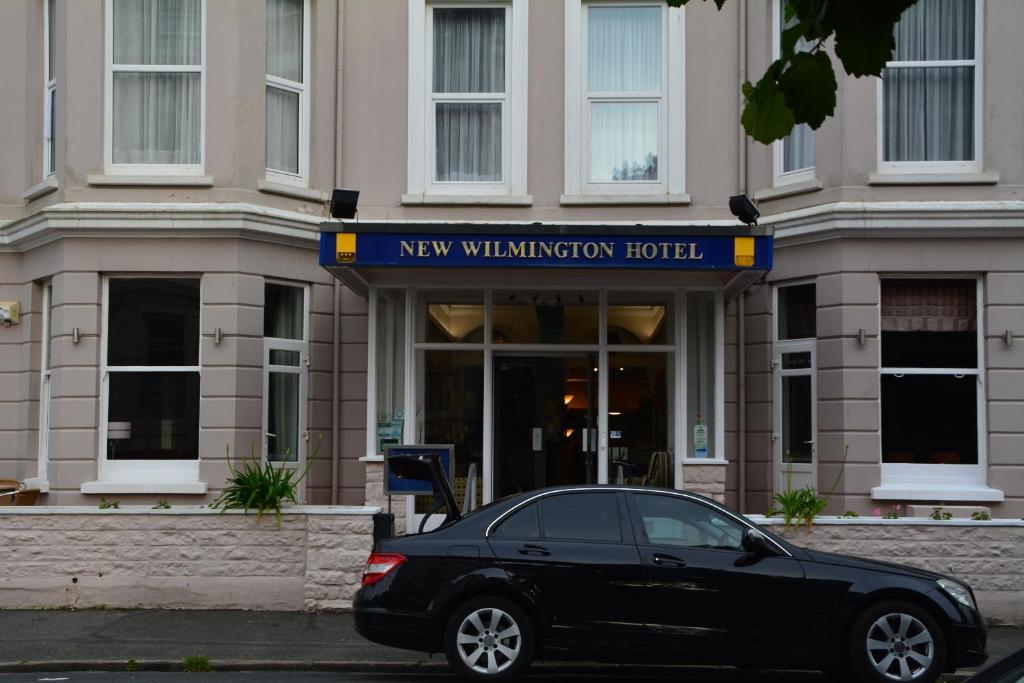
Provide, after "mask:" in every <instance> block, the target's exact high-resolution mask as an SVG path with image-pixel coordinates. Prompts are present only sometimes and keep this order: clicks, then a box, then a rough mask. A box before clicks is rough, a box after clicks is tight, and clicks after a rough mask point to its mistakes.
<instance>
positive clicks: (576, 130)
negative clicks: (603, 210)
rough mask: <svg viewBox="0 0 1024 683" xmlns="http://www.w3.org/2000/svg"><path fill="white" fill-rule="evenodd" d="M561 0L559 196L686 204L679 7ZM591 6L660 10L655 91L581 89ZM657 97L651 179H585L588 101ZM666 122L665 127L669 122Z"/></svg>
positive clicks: (682, 24)
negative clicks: (654, 170)
mask: <svg viewBox="0 0 1024 683" xmlns="http://www.w3.org/2000/svg"><path fill="white" fill-rule="evenodd" d="M564 1H565V195H564V196H563V197H562V201H563V203H573V200H574V198H576V197H580V196H583V197H589V198H594V199H599V198H602V197H603V198H605V199H608V200H612V201H614V200H618V201H628V202H633V201H637V202H640V203H642V202H643V201H644V199H647V200H648V201H650V200H662V201H668V202H673V201H674V202H679V203H687V202H689V197H688V196H687V195H686V194H685V193H686V118H685V117H686V90H685V86H686V64H685V56H686V53H685V35H686V26H685V13H684V10H683V8H682V7H667V6H666V5H665V4H664V3H658V2H633V1H631V0H615V1H613V0H593V1H591V2H585V3H584V2H580V0H564ZM594 6H610V7H644V6H654V7H660V8H661V9H662V46H661V47H662V67H661V82H662V86H661V91H660V92H658V93H623V94H614V93H590V92H589V91H588V89H587V83H588V78H587V61H588V60H587V18H586V15H587V12H586V10H587V8H588V7H594ZM632 100H636V101H657V102H658V103H659V104H660V107H659V126H658V174H659V180H658V181H657V182H654V183H651V182H645V181H620V182H614V183H601V182H590V180H589V178H590V149H589V147H590V144H589V140H590V105H591V103H592V102H593V101H612V102H618V101H632ZM670 121H671V122H672V123H671V125H669V122H670Z"/></svg>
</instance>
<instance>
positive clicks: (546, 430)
mask: <svg viewBox="0 0 1024 683" xmlns="http://www.w3.org/2000/svg"><path fill="white" fill-rule="evenodd" d="M597 397H598V362H597V356H596V355H594V354H580V355H568V356H566V355H560V356H545V355H529V356H525V355H520V356H504V355H497V356H495V359H494V482H493V487H494V488H493V492H494V498H500V497H502V496H507V495H511V494H513V493H519V492H521V491H530V490H532V489H538V488H542V487H545V486H560V485H566V484H593V483H596V482H597V481H598V463H597V454H598V450H597V441H598V440H597V426H598V424H597V414H598V411H597V408H598V403H597Z"/></svg>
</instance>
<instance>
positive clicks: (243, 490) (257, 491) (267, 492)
mask: <svg viewBox="0 0 1024 683" xmlns="http://www.w3.org/2000/svg"><path fill="white" fill-rule="evenodd" d="M322 441H323V435H322V434H321V435H320V437H319V438H318V439H317V443H316V447H315V448H314V449H313V455H311V456H310V458H309V460H308V462H307V463H306V467H305V468H304V469H303V470H302V472H301V473H300V472H299V471H298V470H293V469H288V468H287V467H286V463H283V462H282V463H281V464H280V465H279V466H278V467H274V463H272V462H260V459H258V458H257V456H256V442H255V441H253V443H252V445H251V446H250V449H249V458H247V459H243V460H242V461H241V463H239V467H237V468H236V467H235V466H234V465H233V464H232V463H231V448H230V446H228V447H226V449H225V450H226V454H227V462H228V480H227V484H226V485H225V486H224V490H222V491H221V492H220V495H218V496H217V498H216V499H215V500H214V501H213V503H212V504H211V505H210V507H211V508H215V509H219V510H220V511H221V512H224V511H226V510H244V511H245V512H246V513H248V512H249V510H256V520H257V521H259V520H260V519H262V517H263V515H264V514H265V513H267V512H269V511H271V510H273V511H274V519H275V520H276V522H277V526H281V505H282V504H283V503H298V502H299V501H298V498H297V497H296V496H297V494H298V489H299V484H300V483H302V481H303V480H305V478H306V477H307V476H308V475H309V471H310V469H311V468H312V467H313V462H314V461H315V460H316V456H317V453H319V451H320V444H321V442H322Z"/></svg>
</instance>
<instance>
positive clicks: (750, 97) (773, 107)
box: [740, 75, 795, 145]
mask: <svg viewBox="0 0 1024 683" xmlns="http://www.w3.org/2000/svg"><path fill="white" fill-rule="evenodd" d="M743 96H744V97H745V98H746V104H745V105H744V107H743V115H742V116H741V117H740V122H741V123H742V124H743V129H744V130H746V131H747V135H749V136H750V137H752V138H754V139H755V140H757V141H758V142H762V143H764V144H766V145H767V144H769V143H771V142H772V141H773V140H781V139H782V138H784V137H786V135H788V134H789V131H791V130H793V125H794V123H795V120H794V118H793V110H792V109H790V108H789V105H788V104H786V96H785V95H783V94H782V90H780V89H779V86H778V84H777V83H776V82H775V81H774V80H771V79H770V78H769V77H768V76H767V75H766V76H765V77H764V78H762V79H761V80H760V81H758V82H757V85H756V86H753V85H751V84H750V83H749V82H747V83H744V84H743Z"/></svg>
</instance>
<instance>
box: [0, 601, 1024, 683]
mask: <svg viewBox="0 0 1024 683" xmlns="http://www.w3.org/2000/svg"><path fill="white" fill-rule="evenodd" d="M0 634H2V635H0V674H16V673H22V674H26V675H28V674H32V673H34V672H85V671H110V672H113V671H119V672H125V671H126V670H128V671H131V669H132V667H134V668H135V669H137V670H138V671H144V672H181V671H182V661H183V660H184V659H185V658H186V657H193V656H203V657H206V658H208V659H209V661H210V663H211V664H212V666H213V668H214V669H215V670H216V671H219V672H230V671H277V672H294V673H295V674H299V673H300V672H306V673H315V672H336V673H337V672H349V673H360V674H375V675H380V676H386V675H388V674H402V676H403V677H402V678H396V679H394V680H404V679H405V678H407V677H408V676H410V675H416V677H417V678H419V677H421V676H422V677H424V678H433V677H435V676H436V675H440V674H445V673H447V671H448V668H447V664H446V663H445V661H444V657H443V656H441V655H435V656H434V657H433V658H430V657H429V656H428V655H425V654H422V653H417V652H409V651H406V650H397V649H394V648H389V647H384V646H382V645H377V644H374V643H371V642H369V641H367V640H365V639H364V638H362V637H361V636H360V635H359V634H357V633H356V632H355V627H354V625H353V620H352V614H351V613H347V612H318V613H311V612H247V611H225V610H105V609H104V610H80V611H69V610H43V611H29V610H24V611H23V610H0ZM1020 648H1024V629H1020V628H1010V627H993V628H991V629H990V630H989V653H990V655H991V657H990V660H989V661H995V660H996V659H999V658H1001V657H1003V656H1005V655H1008V654H1010V653H1011V652H1015V651H1016V650H1018V649H1020ZM129 662H132V663H133V664H129ZM541 670H542V671H546V672H547V673H548V676H547V677H550V675H551V674H557V675H558V676H559V677H561V676H568V677H573V676H576V675H577V674H586V673H587V672H588V671H589V670H590V669H588V668H587V665H575V664H574V665H570V666H562V665H555V664H548V665H544V666H542V667H541ZM592 671H601V672H604V673H603V675H610V674H615V673H617V676H614V677H617V678H622V677H624V676H625V675H630V676H634V675H646V674H648V673H650V674H651V675H654V676H655V677H660V676H659V674H658V672H657V670H654V671H653V672H651V671H644V670H642V669H638V668H637V667H615V666H612V667H608V666H597V665H594V667H593V669H592ZM716 671H721V670H718V669H714V668H711V669H709V668H708V667H702V668H693V667H690V668H687V672H688V674H687V676H686V678H687V680H723V681H724V680H765V681H768V680H780V681H781V680H787V681H789V680H822V679H821V678H820V677H818V676H817V675H816V674H799V675H798V674H792V673H786V674H785V675H784V676H783V677H781V678H772V674H770V673H765V674H764V676H767V677H766V678H765V677H761V676H760V675H759V676H758V677H757V678H754V677H753V676H752V675H751V672H741V673H742V674H743V675H742V677H741V678H735V679H734V678H731V677H730V675H725V677H722V676H719V675H718V674H717V673H716ZM690 672H692V673H694V674H695V675H690ZM726 674H727V672H726ZM203 676H205V674H204V675H203ZM592 677H593V676H592ZM0 680H2V681H7V680H41V679H39V678H31V677H27V678H21V677H19V678H17V679H13V678H11V677H10V676H7V675H0ZM73 680H86V679H83V678H82V677H77V678H75V679H73ZM89 680H105V679H89ZM111 680H113V679H111ZM118 680H142V679H135V678H123V679H122V678H118ZM146 680H150V679H146ZM153 680H158V679H153ZM159 680H163V679H159ZM190 680H195V679H194V678H193V679H190ZM278 680H305V678H303V677H301V676H297V677H292V676H289V677H287V678H284V677H281V678H278ZM309 680H313V679H309ZM324 680H326V679H324ZM331 680H355V679H353V678H351V677H348V676H346V677H344V678H342V679H339V678H334V679H331ZM360 680H362V679H360ZM366 680H370V679H366ZM381 680H384V679H381ZM950 680H953V679H950Z"/></svg>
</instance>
